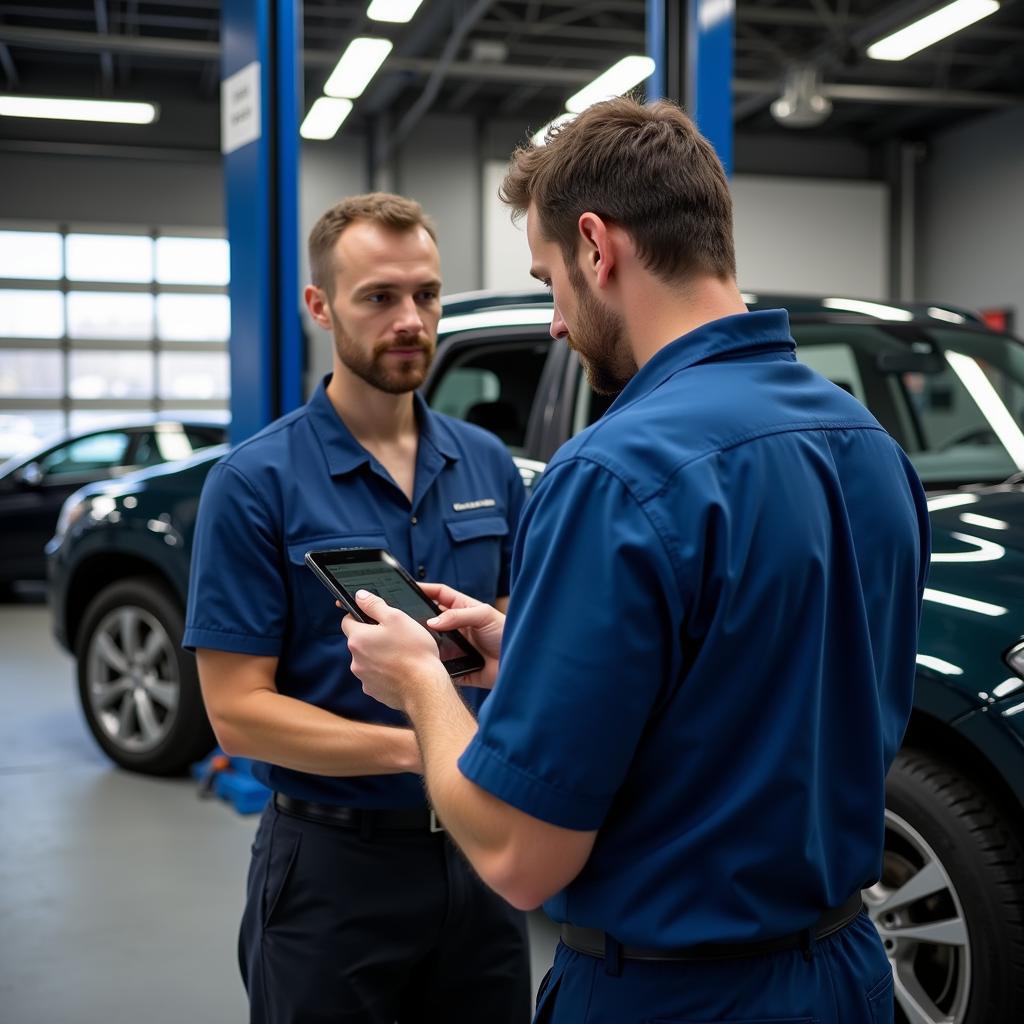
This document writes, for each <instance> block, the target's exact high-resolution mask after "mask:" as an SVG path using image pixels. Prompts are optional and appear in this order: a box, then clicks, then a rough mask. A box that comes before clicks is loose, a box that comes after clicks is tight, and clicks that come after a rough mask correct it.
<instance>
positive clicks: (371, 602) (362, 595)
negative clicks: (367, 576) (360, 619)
mask: <svg viewBox="0 0 1024 1024" xmlns="http://www.w3.org/2000/svg"><path fill="white" fill-rule="evenodd" d="M355 597H356V604H357V605H359V610H360V611H364V612H366V614H367V615H369V616H370V618H371V619H375V620H376V621H377V622H380V621H381V616H383V615H386V614H387V612H388V611H389V610H390V608H391V606H390V605H389V604H388V603H387V601H385V600H384V598H382V597H378V596H377V595H376V594H371V593H370V591H368V590H357V591H356V594H355Z"/></svg>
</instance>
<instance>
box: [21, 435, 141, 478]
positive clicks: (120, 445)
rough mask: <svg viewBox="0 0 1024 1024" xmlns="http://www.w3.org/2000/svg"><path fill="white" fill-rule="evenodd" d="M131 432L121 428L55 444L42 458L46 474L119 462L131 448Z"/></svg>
mask: <svg viewBox="0 0 1024 1024" xmlns="http://www.w3.org/2000/svg"><path fill="white" fill-rule="evenodd" d="M129 441H130V436H129V435H128V434H126V433H125V432H124V431H122V430H111V431H108V432H106V433H103V434H90V435H89V436H88V437H80V438H77V439H76V440H74V441H70V442H69V443H68V444H64V445H61V446H60V447H59V448H54V450H53V451H51V452H49V453H47V454H46V455H44V456H43V458H41V459H40V460H39V468H40V469H41V470H42V471H43V475H44V476H67V475H70V474H72V473H89V472H94V471H96V470H100V469H112V468H113V467H115V466H120V465H121V464H122V463H123V461H124V457H125V455H126V454H127V451H128V443H129Z"/></svg>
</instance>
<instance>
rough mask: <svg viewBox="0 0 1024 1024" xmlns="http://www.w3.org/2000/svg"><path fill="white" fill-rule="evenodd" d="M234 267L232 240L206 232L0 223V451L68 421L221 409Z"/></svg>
mask: <svg viewBox="0 0 1024 1024" xmlns="http://www.w3.org/2000/svg"><path fill="white" fill-rule="evenodd" d="M230 273H231V272H230V248H229V245H228V242H227V239H225V238H217V237H213V236H204V235H203V233H202V232H195V233H192V232H188V231H182V230H181V229H180V228H179V229H177V230H175V231H173V232H168V233H165V232H163V231H161V230H159V229H156V228H154V227H152V226H139V227H138V228H137V229H134V230H132V229H126V228H125V227H123V226H122V227H120V228H119V229H118V230H117V231H116V232H115V231H109V230H104V229H103V228H102V227H99V226H95V225H89V226H85V225H82V226H74V225H73V226H71V227H69V228H67V229H64V230H56V229H55V228H54V226H52V225H51V226H45V225H39V226H33V225H31V224H25V223H15V222H7V223H0V459H3V458H6V457H8V456H9V455H13V454H17V453H18V452H19V451H23V450H25V449H27V448H30V447H32V446H33V445H34V444H36V443H38V441H39V440H41V439H42V438H44V437H50V436H53V435H54V434H56V433H59V432H61V431H72V432H76V431H77V432H80V431H82V430H84V429H88V428H95V427H96V426H104V427H105V426H107V425H109V426H111V427H117V426H119V425H123V424H125V423H127V422H130V421H132V420H135V421H137V420H138V419H139V418H140V417H151V415H152V414H153V413H163V412H166V413H167V414H168V415H169V416H173V417H174V418H183V419H185V420H187V419H188V417H189V416H193V417H195V418H196V419H197V420H199V421H202V420H204V419H207V418H208V417H209V416H210V414H211V413H220V414H223V413H225V412H226V411H227V408H228V399H229V397H230V374H229V372H228V350H227V342H228V337H229V334H230V331H231V308H230V302H229V299H228V294H227V285H228V282H229V280H230ZM181 410H188V412H187V413H183V412H181ZM110 436H111V437H113V436H114V435H113V434H112V435H110Z"/></svg>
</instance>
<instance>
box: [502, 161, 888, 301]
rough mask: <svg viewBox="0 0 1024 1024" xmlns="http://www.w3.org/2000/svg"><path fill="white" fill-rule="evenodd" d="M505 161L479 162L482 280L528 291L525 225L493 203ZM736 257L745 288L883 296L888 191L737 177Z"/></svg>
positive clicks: (841, 183)
mask: <svg viewBox="0 0 1024 1024" xmlns="http://www.w3.org/2000/svg"><path fill="white" fill-rule="evenodd" d="M504 174H505V164H504V162H501V161H497V160H492V161H488V162H487V163H486V164H485V165H484V169H483V177H484V281H485V287H487V288H513V289H515V288H529V287H531V286H535V285H536V282H534V281H533V279H532V278H531V277H530V275H529V272H528V271H529V265H530V263H529V259H530V256H529V249H528V247H527V244H526V231H525V226H524V225H522V224H520V225H513V224H512V223H511V220H510V218H509V211H508V209H507V208H506V207H505V206H504V205H503V204H502V203H501V202H500V200H499V199H498V186H499V185H500V184H501V180H502V178H503V176H504ZM732 191H733V200H734V204H735V231H736V260H737V264H738V270H739V278H740V284H741V286H742V287H743V288H744V289H747V290H749V291H758V290H760V291H784V292H795V293H800V294H809V295H810V294H824V293H828V294H829V295H837V294H839V295H851V296H858V297H861V298H866V299H883V298H885V296H886V283H887V275H888V209H887V204H888V189H887V187H886V186H885V185H883V184H881V183H878V182H852V181H851V182H847V181H825V180H817V179H811V178H796V179H794V178H774V177H762V176H757V175H737V177H736V178H734V179H733V182H732Z"/></svg>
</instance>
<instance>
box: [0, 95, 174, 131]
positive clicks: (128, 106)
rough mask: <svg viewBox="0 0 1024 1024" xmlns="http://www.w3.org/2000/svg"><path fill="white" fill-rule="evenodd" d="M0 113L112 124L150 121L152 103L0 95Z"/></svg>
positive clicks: (154, 118)
mask: <svg viewBox="0 0 1024 1024" xmlns="http://www.w3.org/2000/svg"><path fill="white" fill-rule="evenodd" d="M0 114H3V115H5V116H7V117H45V118H49V119H52V120H56V121H106V122H109V123H112V124H152V123H153V122H154V121H155V120H156V118H157V109H156V107H155V106H154V105H153V104H152V103H125V102H120V101H115V100H68V99H56V98H54V97H51V96H0Z"/></svg>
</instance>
